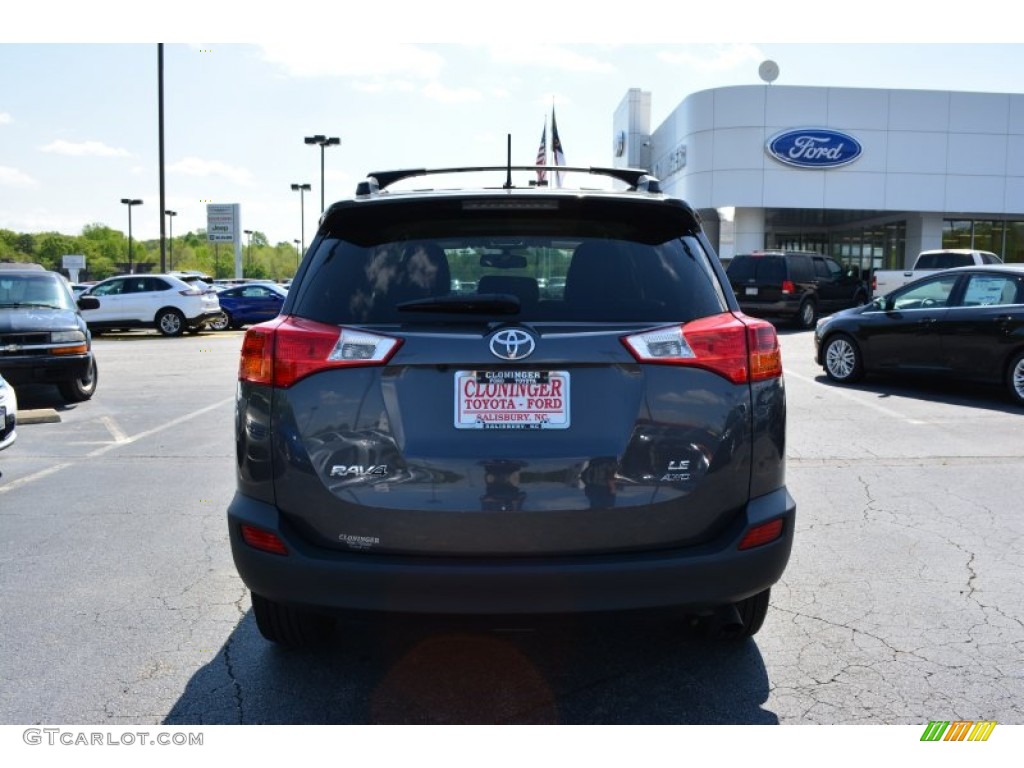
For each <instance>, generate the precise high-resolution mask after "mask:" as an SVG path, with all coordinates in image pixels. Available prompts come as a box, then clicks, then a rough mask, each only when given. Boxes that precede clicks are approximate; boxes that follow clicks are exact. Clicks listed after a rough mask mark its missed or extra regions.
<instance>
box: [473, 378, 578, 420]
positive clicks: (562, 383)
mask: <svg viewBox="0 0 1024 768" xmlns="http://www.w3.org/2000/svg"><path fill="white" fill-rule="evenodd" d="M568 427H569V372H568V371H456V372H455V428H456V429H567V428H568Z"/></svg>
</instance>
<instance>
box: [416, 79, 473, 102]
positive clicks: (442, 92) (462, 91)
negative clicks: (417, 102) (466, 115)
mask: <svg viewBox="0 0 1024 768" xmlns="http://www.w3.org/2000/svg"><path fill="white" fill-rule="evenodd" d="M423 95H424V96H426V97H427V98H428V99H431V100H432V101H437V102H440V103H442V104H466V103H468V102H472V101H480V100H481V99H482V98H483V97H482V95H481V94H480V91H478V90H476V89H475V88H447V87H445V86H443V85H441V84H440V83H429V84H427V85H425V86H424V87H423Z"/></svg>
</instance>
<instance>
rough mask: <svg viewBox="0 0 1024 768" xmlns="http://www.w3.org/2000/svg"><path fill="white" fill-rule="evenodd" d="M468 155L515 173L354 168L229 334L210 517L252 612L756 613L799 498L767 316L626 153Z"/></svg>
mask: <svg viewBox="0 0 1024 768" xmlns="http://www.w3.org/2000/svg"><path fill="white" fill-rule="evenodd" d="M466 170H474V171H481V170H484V171H492V172H493V173H494V174H495V175H496V176H497V177H499V178H500V179H501V180H502V181H504V179H505V176H506V173H507V177H508V179H509V181H506V182H505V183H504V184H503V185H502V186H496V187H494V188H486V187H483V188H474V189H455V190H452V189H445V190H433V191H424V190H422V189H420V190H415V191H398V190H397V189H392V188H390V187H393V186H394V187H396V188H397V187H399V186H401V185H400V184H399V182H401V181H402V180H403V178H405V177H407V176H419V175H430V174H431V173H433V172H429V171H424V170H419V171H395V172H383V173H375V174H372V175H371V176H370V177H369V178H368V179H367V181H365V182H363V183H362V184H361V185H360V187H359V190H358V192H357V194H356V195H355V197H354V198H352V199H349V200H344V201H341V202H338V203H336V204H334V205H333V206H331V207H330V208H329V209H328V210H327V211H326V213H325V214H324V216H323V218H322V221H321V226H320V228H319V231H318V233H317V235H316V238H315V239H314V241H313V243H312V244H311V246H310V248H309V251H308V252H307V254H306V256H305V258H304V259H303V262H302V264H301V266H300V268H299V270H298V273H297V274H296V276H295V279H294V281H293V283H292V286H291V289H290V291H289V292H288V297H287V299H286V300H285V302H284V305H283V307H282V310H281V314H280V315H279V316H278V317H277V318H275V319H273V320H271V321H268V322H265V323H263V324H260V325H256V326H253V327H252V328H250V329H249V330H248V331H247V333H246V335H245V339H244V342H243V347H242V355H241V362H240V367H239V388H238V402H237V410H236V425H235V433H236V434H235V438H236V446H237V480H238V485H237V492H236V494H235V497H234V499H233V501H232V503H231V504H230V507H229V509H228V522H229V530H230V537H231V545H232V551H233V555H234V560H235V563H236V566H237V568H238V570H239V573H240V575H241V577H242V579H243V581H244V582H245V584H246V585H247V587H248V588H249V589H250V591H251V593H252V605H253V611H254V614H255V618H256V622H257V625H258V626H259V629H260V631H261V632H262V634H263V635H264V636H265V637H266V638H267V639H269V640H271V641H274V642H277V643H281V644H283V645H290V646H298V645H305V644H309V643H312V642H314V641H318V640H323V639H324V638H325V637H326V636H328V634H329V633H330V632H331V631H332V628H333V626H334V620H335V619H336V618H338V617H344V616H351V615H357V616H358V615H367V614H369V615H379V614H381V613H387V614H418V615H427V614H429V615H459V616H472V617H493V616H518V617H531V616H551V615H560V614H576V613H584V614H605V613H613V614H615V615H616V616H619V615H622V616H625V617H628V616H629V615H630V612H634V611H636V612H640V611H643V612H652V611H653V612H656V613H657V614H660V613H662V612H664V613H665V615H667V616H676V615H679V616H696V617H708V619H709V624H710V625H711V626H714V627H715V628H716V629H715V630H714V634H717V635H721V636H726V637H731V638H742V637H749V636H750V635H753V634H754V633H755V632H757V631H758V629H759V628H760V627H761V624H762V622H763V620H764V618H765V615H766V612H767V610H768V605H769V595H770V588H771V586H772V585H773V584H774V583H775V582H777V581H778V579H779V578H780V577H781V575H782V573H783V570H784V568H785V566H786V564H787V561H788V559H789V555H790V550H791V546H792V539H793V527H794V516H795V503H794V501H793V500H792V498H791V497H790V495H789V493H788V492H787V489H786V485H785V473H784V467H785V461H784V456H785V424H786V403H785V393H784V385H783V378H782V363H781V358H780V351H779V345H778V340H777V338H776V334H775V330H774V328H773V327H772V325H771V324H770V323H768V322H766V321H764V320H757V319H754V318H750V317H747V316H745V315H743V314H742V313H741V312H740V311H739V307H738V305H737V303H736V298H735V296H734V295H733V292H732V290H731V289H730V287H729V283H728V281H727V279H726V277H725V274H724V272H723V270H722V267H721V265H720V264H719V262H718V259H717V257H716V256H715V254H714V252H713V251H712V248H711V245H710V244H709V242H708V240H707V239H706V237H705V235H704V233H703V231H702V229H701V226H700V220H699V217H698V216H697V214H696V213H695V211H694V210H693V209H692V208H690V207H689V206H688V205H687V204H686V203H684V202H682V201H680V200H678V199H674V198H671V197H669V196H666V195H664V194H662V193H661V192H660V191H659V188H658V182H657V180H655V179H653V178H651V177H649V176H646V175H644V173H643V172H642V171H636V170H633V169H560V170H566V171H567V172H570V171H573V170H574V171H577V172H587V173H601V174H607V175H611V176H613V177H615V178H617V179H618V180H619V181H621V182H625V186H628V189H626V190H623V191H584V190H580V189H553V188H549V187H546V186H537V185H535V184H530V185H528V186H526V185H524V186H522V187H519V186H514V185H513V184H511V178H512V172H513V170H515V171H516V172H517V173H518V172H520V171H523V170H528V171H530V172H532V171H533V170H534V169H533V168H532V167H530V168H529V169H525V168H511V167H508V168H506V167H502V168H500V169H479V168H474V169H466ZM452 171H453V169H446V170H445V171H444V172H445V173H451V172H452ZM499 174H500V176H499Z"/></svg>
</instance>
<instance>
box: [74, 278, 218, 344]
mask: <svg viewBox="0 0 1024 768" xmlns="http://www.w3.org/2000/svg"><path fill="white" fill-rule="evenodd" d="M82 296H91V297H93V298H95V299H97V300H99V303H100V305H99V307H98V308H96V309H83V310H82V316H83V317H84V318H85V321H86V322H87V323H88V324H89V329H90V330H92V331H93V332H97V331H104V330H113V329H115V328H156V329H157V330H158V331H160V333H162V334H163V335H164V336H180V335H181V334H182V333H184V332H185V331H189V332H190V333H196V332H198V331H200V330H202V329H203V328H205V327H206V326H207V324H208V323H209V322H210V321H211V320H213V319H214V318H216V317H218V316H219V315H220V301H219V300H218V298H217V294H216V293H213V292H209V291H204V290H200V289H198V288H195V287H193V286H191V285H189V284H188V283H186V282H185V281H183V280H181V279H180V278H177V277H175V276H173V275H119V276H118V277H108V278H107V279H106V280H103V281H102V282H99V283H97V284H96V285H94V286H92V287H91V288H90V289H89V290H87V291H85V292H84V293H83V294H82Z"/></svg>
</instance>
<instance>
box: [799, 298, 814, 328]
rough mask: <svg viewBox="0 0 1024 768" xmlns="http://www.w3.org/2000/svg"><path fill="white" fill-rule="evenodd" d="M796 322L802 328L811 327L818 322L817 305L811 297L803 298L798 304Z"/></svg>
mask: <svg viewBox="0 0 1024 768" xmlns="http://www.w3.org/2000/svg"><path fill="white" fill-rule="evenodd" d="M796 322H797V324H798V325H799V326H800V327H801V328H803V329H804V330H807V329H809V328H813V327H814V325H815V323H817V322H818V305H817V304H815V303H814V300H813V299H804V300H803V302H802V303H801V304H800V311H799V312H798V313H797V316H796Z"/></svg>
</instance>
